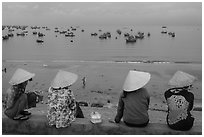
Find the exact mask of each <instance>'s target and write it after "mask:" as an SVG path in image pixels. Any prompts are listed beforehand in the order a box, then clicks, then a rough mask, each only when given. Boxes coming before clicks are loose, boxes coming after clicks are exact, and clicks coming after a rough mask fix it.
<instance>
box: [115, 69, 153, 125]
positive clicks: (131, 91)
mask: <svg viewBox="0 0 204 137" xmlns="http://www.w3.org/2000/svg"><path fill="white" fill-rule="evenodd" d="M150 77H151V75H150V73H147V72H142V71H135V70H130V71H129V73H128V75H127V77H126V80H125V83H124V86H123V92H122V94H121V96H120V98H119V103H118V108H117V115H116V116H115V122H116V123H119V122H120V120H121V119H122V118H123V121H124V123H125V124H126V125H127V126H131V127H145V126H147V124H148V123H149V115H148V109H149V102H150V96H149V94H148V92H147V90H146V88H144V86H145V85H146V84H147V83H148V82H149V80H150Z"/></svg>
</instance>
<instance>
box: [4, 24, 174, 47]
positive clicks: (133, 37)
mask: <svg viewBox="0 0 204 137" xmlns="http://www.w3.org/2000/svg"><path fill="white" fill-rule="evenodd" d="M27 27H28V26H2V30H4V29H8V34H6V35H4V36H2V39H3V40H7V39H9V37H13V36H14V34H13V33H12V32H13V31H14V30H21V31H20V32H19V31H18V32H17V33H16V35H17V36H26V35H28V31H27V30H26V28H27ZM30 28H31V29H32V30H33V31H32V34H33V35H37V36H38V39H37V40H36V42H37V43H43V42H44V40H43V37H44V36H45V34H43V33H42V32H40V29H41V28H42V29H45V30H46V31H49V30H50V29H49V28H48V27H46V26H43V27H40V26H31V27H30ZM77 28H79V27H72V26H71V27H70V28H68V29H63V30H60V29H59V28H58V27H55V28H54V32H55V33H58V34H61V35H64V36H65V37H75V34H74V31H76V30H77ZM166 28H167V27H166V26H163V27H162V29H164V30H163V31H162V32H161V33H162V34H168V35H170V36H171V37H175V32H168V33H167V30H166ZM81 32H84V29H82V30H81ZM98 32H99V34H98V33H96V32H94V33H91V36H98V38H99V39H101V40H103V39H108V38H111V36H112V35H111V33H110V32H103V33H102V30H101V29H99V30H98ZM116 33H117V34H118V36H120V35H122V33H123V35H124V38H125V41H126V43H135V42H136V41H137V40H138V39H144V38H145V33H144V32H140V31H139V32H137V33H136V34H133V29H130V33H127V32H122V31H121V30H120V29H117V30H116ZM55 36H56V37H57V35H55ZM118 36H116V37H115V39H117V38H118ZM146 36H147V37H150V32H148V33H147V35H146ZM70 42H73V40H71V41H70Z"/></svg>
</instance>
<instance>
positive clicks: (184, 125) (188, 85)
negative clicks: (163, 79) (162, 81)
mask: <svg viewBox="0 0 204 137" xmlns="http://www.w3.org/2000/svg"><path fill="white" fill-rule="evenodd" d="M195 79H196V78H195V77H194V76H192V75H190V74H188V73H185V72H182V71H177V72H176V73H175V74H174V76H173V77H172V78H171V79H170V81H169V83H168V84H169V85H170V86H171V88H170V89H168V90H167V91H166V92H165V93H164V96H165V99H166V101H167V105H168V114H167V118H166V120H167V124H168V126H169V127H170V128H172V129H175V130H182V131H185V130H189V129H191V128H192V126H193V122H194V117H193V116H192V115H191V113H190V111H191V110H192V109H193V103H194V95H193V93H191V92H190V91H191V90H192V84H193V82H194V81H195Z"/></svg>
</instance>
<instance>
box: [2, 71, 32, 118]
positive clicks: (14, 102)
mask: <svg viewBox="0 0 204 137" xmlns="http://www.w3.org/2000/svg"><path fill="white" fill-rule="evenodd" d="M34 76H35V74H34V73H30V72H28V71H26V70H24V69H20V68H19V69H17V70H16V71H15V73H14V75H13V76H12V78H11V80H10V82H9V83H10V84H11V85H12V87H10V88H9V89H8V90H7V92H6V96H5V104H4V107H5V111H4V113H5V115H6V116H8V117H9V118H11V119H13V120H27V119H28V118H29V117H28V115H31V113H30V112H28V111H24V110H25V109H26V108H30V107H32V106H34V105H33V104H35V96H33V95H32V94H29V99H30V101H29V102H28V94H26V93H25V89H26V86H27V84H28V81H31V80H32V78H33V77H34Z"/></svg>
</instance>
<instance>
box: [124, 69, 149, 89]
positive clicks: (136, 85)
mask: <svg viewBox="0 0 204 137" xmlns="http://www.w3.org/2000/svg"><path fill="white" fill-rule="evenodd" d="M150 77H151V75H150V73H147V72H142V71H134V70H130V71H129V73H128V75H127V77H126V80H125V82H124V85H123V90H125V91H127V92H130V91H135V90H137V89H140V88H142V87H143V86H144V85H146V84H147V83H148V82H149V80H150Z"/></svg>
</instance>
